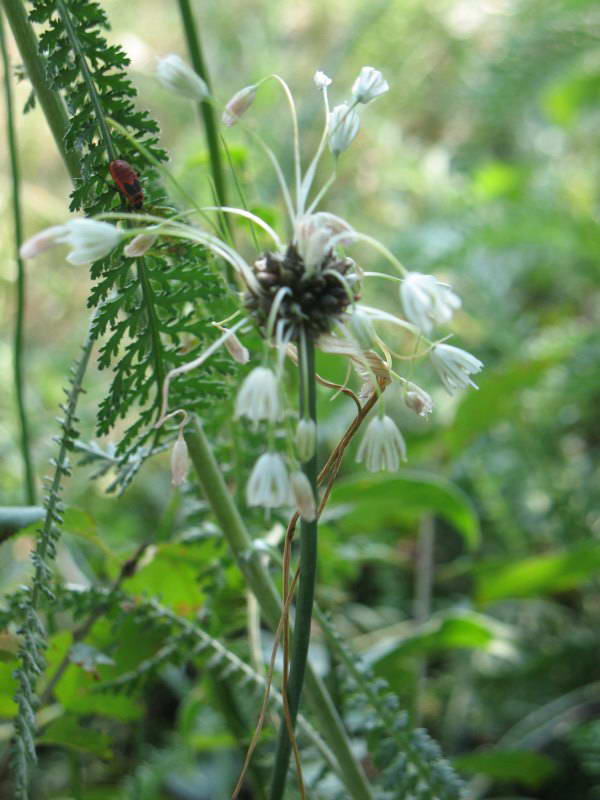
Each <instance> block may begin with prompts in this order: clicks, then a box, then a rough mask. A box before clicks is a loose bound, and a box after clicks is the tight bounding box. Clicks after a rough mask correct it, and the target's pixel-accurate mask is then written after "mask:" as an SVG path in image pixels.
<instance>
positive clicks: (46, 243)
mask: <svg viewBox="0 0 600 800" xmlns="http://www.w3.org/2000/svg"><path fill="white" fill-rule="evenodd" d="M121 235H122V234H121V231H120V230H119V229H118V228H116V227H115V226H114V225H111V224H110V223H109V222H101V221H99V220H96V219H71V220H69V222H67V223H65V224H64V225H55V226H54V227H52V228H46V230H44V231H40V233H37V234H36V235H35V236H33V237H32V238H31V239H28V240H27V241H26V242H25V243H24V244H23V245H22V247H21V257H22V258H33V257H34V256H37V255H39V253H43V252H44V250H48V249H49V248H50V247H54V246H55V245H58V244H68V245H69V246H70V247H71V248H72V249H71V252H70V253H69V254H68V255H67V261H68V262H69V263H70V264H76V265H79V264H88V263H89V262H90V261H97V260H98V259H99V258H104V256H106V255H108V254H109V253H110V251H111V250H112V249H113V248H114V247H116V246H117V244H118V243H119V241H120V240H121Z"/></svg>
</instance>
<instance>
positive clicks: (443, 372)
mask: <svg viewBox="0 0 600 800" xmlns="http://www.w3.org/2000/svg"><path fill="white" fill-rule="evenodd" d="M431 363H432V364H433V366H434V368H435V371H436V372H437V374H438V375H439V376H440V378H441V381H442V383H443V384H444V386H445V387H446V390H447V392H448V393H449V394H454V392H455V391H457V390H458V389H466V388H467V387H468V386H473V387H474V388H475V389H477V388H478V386H477V384H476V383H474V382H473V381H472V380H471V378H470V377H469V375H471V374H473V373H476V372H479V371H480V370H481V368H482V367H483V362H481V361H480V360H479V359H478V358H475V356H474V355H471V353H467V351H466V350H461V349H460V347H453V346H452V345H451V344H436V345H435V347H433V348H432V350H431Z"/></svg>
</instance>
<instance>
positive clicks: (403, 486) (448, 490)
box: [332, 470, 479, 548]
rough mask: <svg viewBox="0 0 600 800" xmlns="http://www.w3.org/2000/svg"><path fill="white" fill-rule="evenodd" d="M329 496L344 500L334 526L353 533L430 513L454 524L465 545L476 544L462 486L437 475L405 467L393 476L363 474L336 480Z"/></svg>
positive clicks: (474, 525)
mask: <svg viewBox="0 0 600 800" xmlns="http://www.w3.org/2000/svg"><path fill="white" fill-rule="evenodd" d="M332 497H333V500H334V502H335V503H336V504H347V509H345V511H344V513H343V514H340V516H339V517H338V518H337V519H336V526H338V527H340V528H342V529H344V530H349V531H352V532H353V533H358V532H359V533H368V532H369V531H375V530H378V529H380V528H382V527H385V526H387V527H390V526H395V525H399V524H403V523H406V522H407V521H411V520H415V519H418V518H419V517H421V516H422V515H423V514H426V513H432V514H439V516H440V517H443V518H444V519H445V520H446V521H447V522H449V523H450V524H451V525H452V526H453V527H454V528H456V530H457V531H458V533H460V534H461V535H462V537H463V539H464V540H465V544H466V545H467V547H469V548H474V547H476V546H477V545H478V544H479V521H478V519H477V515H476V513H475V509H474V508H473V505H472V504H471V501H470V500H469V498H468V497H467V495H466V494H465V493H464V492H463V491H462V489H459V488H458V486H455V485H454V484H453V483H451V482H450V481H447V480H445V479H444V478H441V477H440V476H438V475H433V474H429V473H426V472H413V471H410V470H405V471H403V472H402V473H401V475H394V476H393V477H388V476H386V475H383V476H377V477H363V478H359V479H358V480H352V481H349V482H346V483H342V484H339V485H338V486H336V488H335V489H334V490H333V495H332ZM334 510H335V509H334Z"/></svg>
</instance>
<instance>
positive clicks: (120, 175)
mask: <svg viewBox="0 0 600 800" xmlns="http://www.w3.org/2000/svg"><path fill="white" fill-rule="evenodd" d="M108 170H109V172H110V174H111V175H112V179H113V181H114V182H115V183H116V184H117V188H118V190H119V191H120V192H121V194H122V195H123V197H124V199H125V202H126V203H127V205H128V206H129V207H130V208H135V209H136V210H139V209H140V208H142V206H143V205H144V192H143V191H142V187H141V186H140V182H139V179H138V175H137V172H136V171H135V170H134V168H133V167H132V166H131V164H128V163H127V161H122V160H121V159H120V158H118V159H116V161H111V162H110V164H109V165H108Z"/></svg>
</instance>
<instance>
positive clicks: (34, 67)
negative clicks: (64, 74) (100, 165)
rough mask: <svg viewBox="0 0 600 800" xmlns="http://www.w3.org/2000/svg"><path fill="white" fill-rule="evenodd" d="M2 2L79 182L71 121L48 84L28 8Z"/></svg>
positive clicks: (42, 103) (37, 92) (63, 152)
mask: <svg viewBox="0 0 600 800" xmlns="http://www.w3.org/2000/svg"><path fill="white" fill-rule="evenodd" d="M0 2H2V5H3V7H4V11H5V13H6V18H7V19H8V22H9V24H10V27H11V30H12V33H13V36H14V37H15V40H16V42H17V46H18V48H19V53H20V55H21V58H22V59H23V64H24V65H25V69H26V70H27V77H28V78H29V80H30V81H31V85H32V87H33V89H34V91H35V96H36V98H37V100H38V101H39V104H40V106H41V107H42V110H43V112H44V115H45V117H46V120H47V121H48V125H49V126H50V130H51V132H52V136H53V137H54V141H55V142H56V146H57V147H58V150H59V152H60V154H61V156H62V158H63V161H64V162H65V166H66V168H67V170H68V171H69V175H70V176H71V180H73V181H75V180H76V179H77V178H79V174H80V164H79V159H78V157H77V154H76V153H74V152H67V150H66V147H65V141H64V136H65V132H66V130H67V127H68V125H69V118H68V116H67V111H66V108H65V104H64V102H63V100H62V98H61V96H60V95H59V94H58V92H55V91H54V90H53V89H51V88H50V85H49V84H48V79H47V73H46V64H45V60H44V58H43V57H42V56H41V55H40V53H39V50H38V42H37V38H36V35H35V33H34V31H33V27H32V26H31V23H30V22H29V19H28V18H27V11H26V10H25V6H24V4H23V3H20V2H17V0H0Z"/></svg>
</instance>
